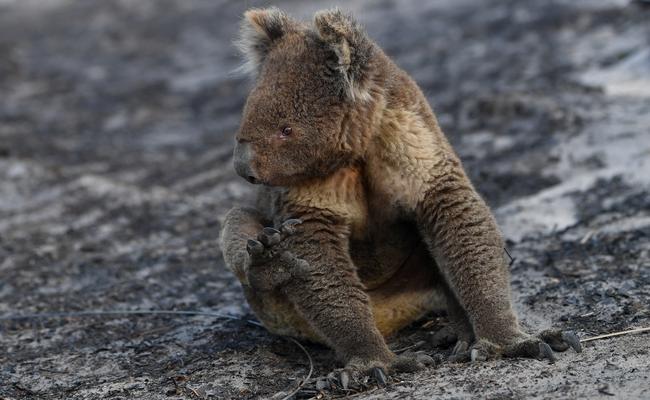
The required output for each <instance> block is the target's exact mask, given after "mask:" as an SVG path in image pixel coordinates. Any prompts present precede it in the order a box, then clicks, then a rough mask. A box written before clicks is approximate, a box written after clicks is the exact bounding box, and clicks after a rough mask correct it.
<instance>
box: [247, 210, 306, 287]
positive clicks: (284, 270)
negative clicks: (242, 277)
mask: <svg viewBox="0 0 650 400" xmlns="http://www.w3.org/2000/svg"><path fill="white" fill-rule="evenodd" d="M300 223H301V221H300V220H298V219H289V220H287V221H285V222H284V223H283V224H282V225H281V226H280V230H277V229H275V228H269V227H266V228H264V229H262V231H261V232H260V233H259V234H258V235H257V239H249V240H248V242H247V243H246V251H247V252H248V255H249V265H248V270H247V275H248V276H247V278H248V282H249V283H250V285H251V287H253V288H254V289H257V290H262V291H268V290H273V289H277V288H279V287H280V286H282V285H284V284H285V283H287V282H288V281H289V279H291V277H292V276H294V275H295V273H296V272H297V271H298V270H299V269H305V268H307V267H306V265H305V264H306V261H305V260H302V259H300V258H298V257H296V256H295V254H293V253H292V252H290V251H288V250H287V249H286V248H284V246H282V242H283V240H284V239H285V238H286V237H287V236H290V235H292V234H293V233H295V226H296V225H298V224H300Z"/></svg>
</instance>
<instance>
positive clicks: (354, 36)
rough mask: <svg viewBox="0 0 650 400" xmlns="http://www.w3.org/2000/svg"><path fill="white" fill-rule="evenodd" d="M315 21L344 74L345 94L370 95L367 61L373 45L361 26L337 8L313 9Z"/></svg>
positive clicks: (365, 96)
mask: <svg viewBox="0 0 650 400" xmlns="http://www.w3.org/2000/svg"><path fill="white" fill-rule="evenodd" d="M314 25H315V26H316V30H317V32H318V35H319V36H320V38H321V39H322V40H323V41H324V42H325V43H326V44H328V45H329V46H330V47H331V48H332V50H333V51H334V53H335V54H336V56H337V58H338V66H337V69H338V70H339V71H340V72H341V74H342V75H343V79H344V81H345V82H344V83H345V85H346V91H347V94H348V96H350V98H351V99H352V100H357V99H358V100H366V99H369V98H370V94H369V92H368V86H369V79H370V77H369V74H368V68H369V65H368V64H369V61H370V58H371V56H372V51H373V45H372V42H371V41H370V39H368V37H367V36H366V33H365V32H364V30H363V28H362V27H361V26H360V25H359V24H358V23H357V22H356V21H355V20H354V18H353V17H352V16H351V15H349V14H346V13H344V12H342V11H341V10H339V9H338V8H335V9H332V10H325V11H319V12H318V13H316V14H315V15H314Z"/></svg>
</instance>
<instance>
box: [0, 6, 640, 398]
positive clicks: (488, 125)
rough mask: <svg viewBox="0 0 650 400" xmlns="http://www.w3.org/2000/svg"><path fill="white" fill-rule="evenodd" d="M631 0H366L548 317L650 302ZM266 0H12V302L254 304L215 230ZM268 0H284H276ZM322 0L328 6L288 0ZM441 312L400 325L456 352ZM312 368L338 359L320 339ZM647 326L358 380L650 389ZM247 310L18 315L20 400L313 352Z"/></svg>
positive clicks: (592, 317) (3, 65) (90, 392)
mask: <svg viewBox="0 0 650 400" xmlns="http://www.w3.org/2000/svg"><path fill="white" fill-rule="evenodd" d="M640 3H641V2H635V3H629V2H628V1H626V0H611V1H605V0H585V1H580V2H572V1H569V0H565V1H544V2H541V1H539V2H537V1H500V0H484V1H480V2H475V1H469V0H461V1H451V0H440V1H435V2H418V1H415V0H410V1H401V2H397V1H393V0H385V1H381V2H371V1H370V0H368V1H364V0H359V1H354V2H350V3H347V4H346V7H349V8H351V9H352V10H353V11H354V12H355V13H356V14H357V15H358V17H359V19H360V20H361V21H362V22H363V23H364V24H365V25H366V26H367V29H368V31H369V33H370V34H371V35H372V36H373V37H374V38H376V40H377V41H378V42H379V43H380V44H381V45H382V46H383V47H384V48H385V50H386V51H387V53H388V54H390V55H391V56H393V57H394V58H395V59H396V61H397V62H398V63H399V64H400V65H401V66H403V67H404V68H405V69H406V70H407V71H409V72H410V73H411V74H412V75H413V76H414V77H415V79H416V80H417V81H418V82H419V83H420V84H421V86H422V88H423V90H424V91H425V93H426V94H427V95H428V96H429V98H430V101H431V103H432V104H433V106H434V108H435V110H436V112H437V114H438V116H439V119H440V122H441V125H442V126H443V128H444V130H445V132H446V133H447V134H448V135H449V137H450V139H451V141H452V142H453V144H454V145H455V146H456V148H457V150H458V152H459V153H460V155H461V157H462V158H463V160H464V162H465V165H466V168H467V169H468V172H469V174H470V175H471V176H472V178H473V180H474V182H475V184H476V186H477V188H478V190H479V191H480V192H481V193H482V194H483V195H484V196H485V198H486V199H487V201H488V202H489V203H490V204H491V205H492V206H493V208H494V210H495V213H496V215H497V218H498V219H499V221H500V224H501V226H502V227H503V230H504V233H505V235H506V237H507V238H508V245H509V248H510V251H511V253H512V254H513V256H514V257H515V258H516V259H517V261H516V262H515V264H514V265H513V267H512V284H513V294H514V298H515V302H516V307H517V309H518V312H519V314H520V316H521V319H522V322H523V324H524V325H525V326H526V327H527V328H528V329H529V330H531V331H538V330H541V329H544V328H548V327H551V326H554V327H562V328H566V329H573V330H575V331H576V332H577V333H578V334H579V335H580V336H581V337H583V338H585V337H590V336H593V335H596V334H600V333H606V332H613V331H618V330H624V329H628V328H632V327H643V326H649V325H650V310H649V308H648V307H649V304H650V24H648V21H650V8H648V7H645V6H643V5H641V4H640ZM260 4H262V3H260V2H254V1H250V2H249V1H247V2H236V1H207V0H205V1H168V0H158V1H153V0H137V1H136V0H130V1H129V0H121V1H117V0H115V1H99V0H97V1H66V0H51V1H48V2H42V1H36V0H20V1H16V0H2V1H0V93H1V96H0V99H1V100H0V315H1V316H5V317H7V316H14V315H20V314H27V313H38V312H54V311H85V310H115V309H117V310H124V309H129V310H135V309H138V310H140V309H143V310H202V311H211V312H219V313H225V314H229V315H235V316H240V317H243V318H254V316H253V315H252V314H251V313H250V310H249V309H248V307H247V306H246V304H245V301H244V299H243V296H242V293H241V291H240V289H239V287H238V285H237V283H236V281H235V279H234V278H233V277H232V276H231V275H230V274H229V273H228V272H227V271H226V269H225V267H224V265H223V261H222V260H221V253H220V250H219V247H218V245H217V238H218V232H219V227H220V222H221V220H222V218H223V216H224V214H225V212H226V211H227V210H228V208H229V207H231V206H232V205H234V204H236V203H238V202H240V201H242V200H244V199H246V198H248V197H249V196H250V194H251V191H250V187H249V186H248V185H247V184H246V183H245V182H244V181H243V180H240V179H238V178H237V177H236V176H235V174H234V173H233V171H232V169H231V167H230V156H231V146H232V136H233V133H234V130H235V129H236V127H237V124H238V118H239V112H240V109H241V107H242V104H243V101H244V98H245V95H246V90H247V88H248V83H247V82H246V80H245V79H243V78H241V77H237V76H235V75H232V74H231V73H230V71H232V70H233V69H234V68H235V67H236V66H237V63H238V60H237V55H236V54H235V52H234V50H233V48H232V46H230V41H231V40H232V38H233V37H234V35H235V32H236V30H237V22H238V20H239V18H240V15H241V13H242V11H243V10H244V9H245V8H246V7H248V6H253V5H260ZM264 4H266V3H264ZM278 5H279V6H280V7H282V8H285V9H287V10H289V11H291V12H292V13H294V14H296V15H299V16H302V17H309V15H311V13H312V12H313V11H314V10H316V9H320V8H324V7H327V6H329V5H331V4H330V3H329V2H325V1H316V2H310V3H308V4H305V3H302V2H298V1H283V2H280V3H278ZM441 325H444V318H439V317H438V316H429V317H428V318H426V319H425V320H423V321H422V322H421V323H417V324H415V326H413V327H411V328H409V329H407V330H405V331H404V332H403V333H402V334H401V335H399V337H397V338H395V339H394V340H393V341H392V342H391V346H392V347H393V348H395V349H401V348H405V347H409V346H413V345H414V344H416V343H419V342H421V341H424V342H425V344H423V345H421V346H420V347H419V349H421V350H424V351H426V352H428V353H430V354H433V355H437V356H439V357H440V358H442V359H443V360H444V358H445V355H446V354H448V352H449V350H448V349H441V348H434V347H432V346H431V345H429V344H428V341H427V339H428V338H429V337H430V336H431V335H433V334H434V333H435V332H436V329H437V328H439V327H440V326H441ZM306 348H307V351H308V352H309V353H310V354H311V355H312V357H313V358H314V365H315V371H314V374H315V375H321V374H325V373H327V372H328V371H329V370H330V369H331V368H333V367H335V364H334V361H333V360H332V357H331V354H330V352H329V351H328V350H326V349H324V348H322V347H318V346H314V345H309V344H306ZM649 351H650V335H648V334H641V335H635V336H632V335H629V336H622V337H618V338H610V339H605V340H601V341H594V342H589V343H585V351H584V352H583V353H582V354H575V353H570V352H567V353H564V354H561V355H560V357H559V361H558V362H557V363H556V364H554V365H550V364H548V363H547V362H542V361H537V360H519V359H515V360H501V361H490V362H484V363H478V364H455V363H449V362H446V361H443V362H442V363H441V364H440V365H438V366H437V367H435V368H430V369H428V370H426V371H423V372H420V373H416V374H401V375H397V376H396V377H395V379H396V381H395V382H394V384H393V385H391V386H389V387H388V388H386V389H375V390H371V391H369V392H366V393H364V394H361V395H358V396H357V398H366V399H371V398H377V399H380V398H416V399H428V398H432V397H436V398H447V399H461V398H463V399H465V398H513V399H514V398H590V399H596V398H638V399H641V398H650V384H649V383H648V382H650V379H649V375H650V354H649ZM308 366H309V364H308V361H307V358H306V356H305V354H304V353H303V352H302V351H301V350H300V349H299V348H298V347H297V346H296V345H295V344H293V343H291V342H288V341H286V340H285V339H283V338H279V337H275V336H272V335H270V334H269V333H267V332H266V331H264V330H263V329H261V328H258V327H256V326H254V325H251V324H249V323H247V322H245V321H241V320H229V319H223V318H214V317H206V316H194V317H184V316H170V315H137V316H135V315H130V316H124V315H117V316H116V315H113V316H101V317H100V316H94V317H68V318H58V319H25V320H6V319H5V320H0V398H2V399H32V398H34V399H36V398H37V399H99V398H102V399H103V398H107V399H181V398H187V399H193V398H216V399H230V398H233V399H240V398H241V399H252V398H260V397H261V398H265V397H271V396H273V395H274V394H276V393H278V392H281V391H287V390H289V389H291V388H293V387H295V386H296V385H297V384H298V383H299V381H300V379H302V378H303V377H304V376H305V374H306V373H307V369H308Z"/></svg>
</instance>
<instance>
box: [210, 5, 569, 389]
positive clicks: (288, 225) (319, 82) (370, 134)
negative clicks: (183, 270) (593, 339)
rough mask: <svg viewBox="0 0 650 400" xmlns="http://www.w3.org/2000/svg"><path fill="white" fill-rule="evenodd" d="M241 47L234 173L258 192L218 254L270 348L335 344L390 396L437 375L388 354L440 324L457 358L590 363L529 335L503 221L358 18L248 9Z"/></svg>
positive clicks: (564, 340)
mask: <svg viewBox="0 0 650 400" xmlns="http://www.w3.org/2000/svg"><path fill="white" fill-rule="evenodd" d="M239 45H240V47H241V49H242V51H243V53H244V55H245V59H246V63H245V65H244V68H245V69H246V70H247V71H248V72H249V73H251V74H252V75H253V76H254V78H255V84H254V87H253V88H252V90H251V92H250V94H249V96H248V99H247V101H246V104H245V107H244V111H243V116H242V122H241V126H240V129H239V130H238V132H237V134H236V144H235V150H234V166H235V171H236V172H237V173H238V174H239V175H240V176H242V177H243V178H245V179H246V180H247V181H249V182H250V183H252V184H256V185H259V186H258V187H259V190H258V191H257V199H256V203H255V205H254V206H252V207H235V208H234V209H232V210H231V211H230V212H229V213H228V215H227V216H226V218H225V221H224V224H223V230H222V233H221V236H220V240H221V246H222V250H223V255H224V259H225V262H226V264H227V265H228V267H229V268H230V269H231V270H232V271H233V272H234V274H235V275H236V276H237V278H238V279H239V281H240V282H241V284H242V287H243V290H244V293H245V296H246V298H247V300H248V302H249V303H250V305H251V308H252V309H253V311H254V312H255V313H256V315H257V316H258V317H259V318H260V320H261V322H262V323H263V324H264V325H265V326H266V327H267V328H268V329H269V330H270V331H271V332H274V333H277V334H280V335H290V336H294V337H299V338H304V339H309V340H312V341H315V342H320V343H324V344H326V345H328V346H330V347H331V348H332V349H334V350H335V352H336V354H337V356H338V357H339V358H340V359H341V361H342V362H343V363H344V368H343V370H342V371H341V374H343V375H342V376H347V375H348V374H349V373H350V372H352V373H354V374H370V375H371V376H373V377H375V379H376V380H377V381H378V382H379V383H385V381H386V374H387V373H390V372H391V371H401V370H413V369H418V368H422V367H423V365H424V364H426V362H427V359H426V358H422V357H420V356H415V355H412V356H409V357H398V356H396V355H395V354H394V353H393V352H391V351H390V349H389V348H388V346H387V344H386V338H387V337H390V336H391V335H393V334H395V333H396V332H397V331H399V330H400V329H401V328H403V327H404V326H406V325H408V324H410V323H412V322H414V321H415V320H417V319H418V318H421V317H422V316H423V315H424V314H426V313H428V312H430V311H442V310H444V311H446V312H447V313H448V315H449V319H450V322H451V326H452V327H453V328H454V329H455V331H456V336H457V338H458V342H457V344H456V346H455V347H454V350H453V354H454V356H456V357H459V358H463V359H465V358H466V359H468V360H469V359H471V360H472V361H477V360H486V359H491V358H497V357H542V358H549V359H551V360H554V357H555V356H554V354H553V350H555V351H564V350H566V349H568V348H569V347H573V348H574V349H575V350H576V351H580V350H581V347H580V342H579V340H578V338H577V337H576V336H575V334H573V333H571V332H563V331H560V330H547V331H544V332H541V333H539V334H537V335H531V334H529V333H526V332H524V331H523V330H522V328H521V327H520V325H519V323H518V320H517V317H516V315H515V312H514V310H513V307H512V301H511V295H510V286H509V281H510V277H509V270H508V262H507V261H506V258H505V252H504V243H503V239H502V237H501V234H500V232H499V229H498V227H497V224H496V221H495V219H494V217H493V216H492V213H491V212H490V210H489V208H488V206H487V205H486V203H485V202H484V201H483V199H482V198H481V197H480V196H479V194H478V193H477V192H476V190H475V189H474V187H473V185H472V183H471V182H470V180H469V179H468V177H467V175H466V173H465V171H464V169H463V167H462V164H461V161H460V159H459V158H458V156H457V155H456V153H455V152H454V150H453V149H452V147H451V146H450V144H449V142H448V141H447V139H446V137H445V135H444V134H443V132H442V131H441V129H440V127H439V125H438V122H437V120H436V117H435V115H434V113H433V111H432V110H431V107H430V106H429V104H428V102H427V100H426V99H425V97H424V95H423V94H422V92H421V91H420V89H419V88H418V86H417V84H416V83H415V82H414V81H413V80H412V79H411V78H410V77H409V76H408V74H407V73H406V72H404V71H403V70H401V69H400V68H399V67H398V66H396V65H395V64H394V63H393V62H392V61H391V59H390V58H389V57H388V56H387V55H386V54H384V52H383V51H382V50H381V49H380V48H379V46H378V45H377V44H376V43H374V42H373V41H372V40H371V39H370V38H369V37H368V36H367V34H366V33H365V32H364V30H363V29H362V27H361V26H360V25H359V24H358V23H357V22H356V21H355V20H354V19H353V18H352V16H350V15H348V14H346V13H344V12H342V11H340V10H338V9H334V10H326V11H320V12H318V13H316V14H315V15H314V18H313V24H306V23H301V22H298V21H296V20H294V19H292V18H291V17H289V16H288V15H286V14H285V13H283V12H281V11H280V10H278V9H275V8H271V9H251V10H249V11H247V12H246V13H245V18H244V21H243V24H242V31H241V40H240V43H239ZM342 380H343V381H347V378H344V379H342Z"/></svg>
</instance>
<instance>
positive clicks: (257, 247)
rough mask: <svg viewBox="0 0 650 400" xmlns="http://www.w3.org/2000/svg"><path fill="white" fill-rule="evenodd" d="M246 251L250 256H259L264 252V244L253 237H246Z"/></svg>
mask: <svg viewBox="0 0 650 400" xmlns="http://www.w3.org/2000/svg"><path fill="white" fill-rule="evenodd" d="M246 251H247V252H248V254H249V255H250V256H251V257H256V256H260V255H262V254H263V253H264V245H263V244H262V243H261V242H259V241H257V240H255V239H248V242H246Z"/></svg>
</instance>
